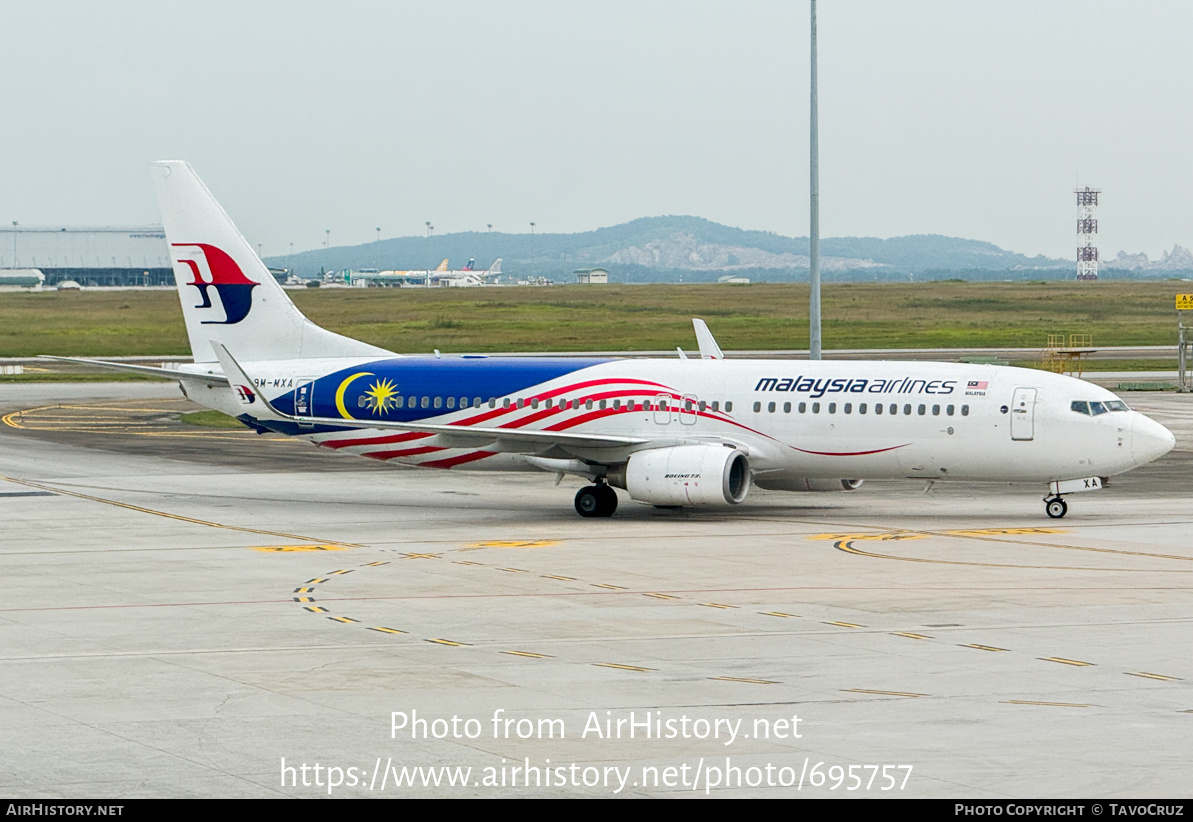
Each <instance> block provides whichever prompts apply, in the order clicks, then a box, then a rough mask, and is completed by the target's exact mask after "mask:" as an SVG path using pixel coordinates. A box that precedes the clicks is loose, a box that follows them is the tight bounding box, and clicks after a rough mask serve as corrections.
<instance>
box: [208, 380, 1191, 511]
mask: <svg viewBox="0 0 1193 822" xmlns="http://www.w3.org/2000/svg"><path fill="white" fill-rule="evenodd" d="M572 362H575V363H576V365H575V366H574V367H573V366H571V363H572ZM542 363H549V364H550V366H551V367H554V368H555V369H556V370H563V372H564V373H562V374H556V375H554V376H551V378H549V379H543V380H540V381H531V382H528V380H535V379H536V377H535V374H536V373H537V372H536V371H535V368H537V367H538V365H539V364H542ZM244 366H245V370H246V373H247V374H248V375H249V376H250V377H251V378H252V380H253V382H254V384H255V387H256V389H257V390H259V391H261V392H262V393H264V394H265V395H266V396H267V397H269V398H270V400H271V401H272V402H273V403H274V404H275V405H285V404H286V403H287V402H291V403H296V404H293V405H292V406H291V407H292V408H294V409H295V411H294V413H296V414H297V415H298V416H302V415H303V413H310V414H313V416H317V417H322V418H327V417H338V418H352V419H356V420H366V419H374V418H375V419H378V420H382V419H388V420H402V421H417V422H420V423H426V424H437V425H453V426H459V427H460V428H461V429H467V428H468V427H469V426H471V425H483V426H485V427H500V428H508V429H514V430H526V431H567V432H570V433H580V434H603V435H618V436H624V437H637V438H642V439H645V440H649V441H650V443H651V445H650V446H649V447H659V446H660V445H662V444H667V443H676V444H680V443H716V442H721V443H724V444H732V445H735V446H737V447H741V448H743V449H744V450H745V451H746V453H748V455H749V463H750V468H751V470H752V471H753V472H754V473H755V475H756V476H757V477H758V478H759V479H760V480H762V481H763V483H764V484H765V483H766V482H770V483H771V484H772V485H775V486H776V487H782V484H783V482H784V481H787V480H791V481H794V480H799V479H825V480H832V479H844V478H848V479H888V478H904V477H908V478H921V479H932V480H970V481H1037V482H1050V481H1054V480H1065V479H1071V478H1078V477H1089V476H1110V475H1113V474H1118V473H1121V472H1123V471H1126V470H1129V469H1131V468H1133V467H1136V466H1138V465H1141V464H1143V463H1146V462H1148V461H1150V460H1152V459H1155V458H1156V457H1158V456H1160V455H1162V454H1163V453H1166V452H1167V451H1168V450H1170V449H1171V447H1172V443H1173V439H1172V435H1171V434H1170V433H1169V432H1168V431H1167V430H1166V429H1165V428H1163V427H1162V426H1160V425H1159V424H1158V423H1155V422H1154V421H1152V420H1150V419H1148V418H1147V417H1145V416H1144V415H1142V414H1139V413H1138V412H1135V411H1130V410H1127V409H1126V407H1125V405H1123V404H1122V403H1121V401H1119V400H1118V399H1117V397H1115V396H1114V395H1113V394H1111V393H1110V392H1109V391H1107V390H1105V389H1103V388H1100V387H1098V386H1095V385H1093V384H1091V383H1088V382H1084V381H1082V380H1078V379H1074V378H1071V377H1066V376H1062V375H1058V374H1053V373H1048V372H1042V371H1035V370H1029V369H1021V368H1008V367H999V366H991V365H965V364H955V363H918V362H847V361H819V362H808V361H800V360H678V359H676V360H659V359H620V360H606V361H597V362H593V361H570V360H568V359H566V358H541V359H531V358H527V359H506V358H499V357H494V358H471V359H460V358H444V359H443V360H438V359H435V360H431V359H428V358H407V357H403V358H391V359H385V360H375V359H360V358H353V359H335V360H317V359H316V360H284V361H271V362H263V363H251V362H250V363H245V364H244ZM415 366H417V368H414V370H411V369H412V368H413V367H415ZM501 369H505V370H506V371H508V372H511V373H510V374H509V375H507V376H508V377H509V379H506V380H505V382H504V383H501V386H502V388H501V389H497V392H496V393H495V390H494V388H493V386H494V385H495V384H498V383H494V382H493V381H492V380H487V379H486V377H487V373H486V372H491V371H494V370H501ZM511 380H512V382H511ZM384 381H388V382H389V384H390V385H391V386H392V389H391V393H390V394H389V395H388V396H389V400H388V403H389V404H386V403H384V402H383V403H382V407H381V408H380V409H378V408H377V407H376V402H375V401H374V400H371V399H368V397H370V396H373V395H375V394H376V393H377V392H376V391H375V390H373V391H372V394H370V393H369V392H370V390H371V388H372V387H375V386H376V385H378V384H380V383H382V382H384ZM303 386H307V388H303ZM299 392H302V393H303V394H304V396H303V397H299V398H297V399H295V398H296V395H297V394H298V393H299ZM192 395H193V396H195V398H196V399H198V400H200V401H202V402H204V403H205V404H207V405H210V406H211V407H215V408H218V409H220V410H223V411H225V412H227V413H232V414H234V415H235V414H239V413H240V411H239V409H238V407H237V406H236V404H235V401H234V398H233V397H232V396H231V393H230V392H229V391H228V390H227V389H222V388H218V387H215V388H208V389H207V390H205V391H195V392H192ZM382 395H383V396H385V392H384V391H383V392H382ZM204 397H206V399H204ZM362 397H364V398H365V399H363V400H362V399H361V398H362ZM398 397H400V398H401V400H400V402H401V405H400V407H397V406H396V405H395V404H396V403H397V402H398V400H397V399H396V398H398ZM1074 402H1077V403H1082V402H1084V403H1086V404H1087V405H1086V406H1085V408H1086V410H1085V411H1079V410H1074V405H1073V404H1074ZM303 403H308V404H307V405H304V404H303ZM449 403H450V405H449ZM1089 403H1093V404H1094V409H1095V410H1096V413H1094V412H1091V411H1090V410H1089V408H1090V406H1089V405H1088V404H1089ZM408 404H412V405H413V406H414V408H409V407H408ZM304 408H305V409H307V410H306V411H305V412H304ZM1112 408H1113V409H1114V410H1112ZM277 430H281V429H277ZM285 433H290V434H294V435H298V436H302V437H305V438H307V439H310V440H312V441H314V442H316V443H318V444H320V445H323V446H327V447H331V448H336V449H338V450H339V449H342V450H345V451H347V452H349V453H356V454H360V455H362V456H368V457H372V458H375V459H381V460H389V461H394V462H397V463H401V464H405V465H423V466H427V467H440V468H453V467H457V468H468V469H479V470H528V469H531V470H533V467H532V466H531V465H530V464H528V462H527V461H526V460H525V459H524V458H523V457H524V456H525V455H526V454H527V453H534V451H533V449H527V448H519V449H503V448H501V447H500V446H499V445H498V446H497V447H477V446H476V445H474V444H460V443H456V442H453V441H452V439H451V437H450V436H444V435H435V434H427V433H411V434H394V433H393V432H392V431H382V430H370V429H359V428H354V429H344V430H334V429H333V428H331V427H329V426H319V427H317V428H315V427H313V428H311V429H310V430H303V429H302V428H301V427H299V428H292V429H289V430H286V431H285ZM632 450H634V449H633V448H628V449H612V450H611V449H608V448H597V449H594V448H584V447H582V446H569V447H566V448H560V447H558V446H555V447H551V448H544V449H539V451H540V452H545V451H550V452H551V453H550V456H556V457H567V458H577V459H581V460H585V461H588V462H595V463H605V464H611V463H614V462H617V461H620V460H624V459H625V454H626V453H629V452H630V451H632ZM623 451H624V452H625V453H622V452H623Z"/></svg>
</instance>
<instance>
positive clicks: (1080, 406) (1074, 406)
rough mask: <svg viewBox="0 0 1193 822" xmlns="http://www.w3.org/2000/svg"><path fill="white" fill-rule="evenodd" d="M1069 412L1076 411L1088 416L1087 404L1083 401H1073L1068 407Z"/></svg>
mask: <svg viewBox="0 0 1193 822" xmlns="http://www.w3.org/2000/svg"><path fill="white" fill-rule="evenodd" d="M1069 410H1070V411H1076V412H1077V413H1078V414H1085V415H1086V416H1088V415H1089V403H1088V402H1086V401H1085V400H1073V402H1072V403H1070V405H1069Z"/></svg>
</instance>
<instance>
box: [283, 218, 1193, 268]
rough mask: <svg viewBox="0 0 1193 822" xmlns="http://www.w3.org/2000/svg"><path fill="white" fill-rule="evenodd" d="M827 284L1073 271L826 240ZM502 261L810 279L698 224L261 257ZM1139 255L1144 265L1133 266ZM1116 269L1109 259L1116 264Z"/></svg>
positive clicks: (785, 254)
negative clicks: (500, 259)
mask: <svg viewBox="0 0 1193 822" xmlns="http://www.w3.org/2000/svg"><path fill="white" fill-rule="evenodd" d="M820 254H821V270H822V272H823V276H824V278H825V279H826V280H829V281H833V280H837V281H869V282H876V281H889V280H908V279H913V280H914V279H917V278H919V279H923V278H928V279H947V278H952V277H957V278H962V279H976V280H982V279H994V280H1005V279H1016V280H1030V279H1068V278H1071V277H1072V276H1073V269H1074V267H1075V264H1074V263H1073V262H1072V261H1071V260H1061V259H1055V258H1049V257H1044V256H1042V255H1038V256H1035V257H1028V256H1026V255H1023V254H1017V253H1015V252H1011V251H1006V250H1005V249H1002V248H999V247H998V246H996V245H994V244H993V243H986V242H981V241H978V240H966V239H960V238H956V237H944V236H941V235H937V234H921V235H914V236H908V237H893V238H890V239H886V240H883V239H878V238H876V237H829V238H825V239H822V240H821V242H820ZM498 257H501V258H502V260H503V265H502V271H503V274H504V275H505V277H504V279H505V280H506V281H512V280H519V279H528V278H531V277H547V278H549V279H551V280H553V281H555V282H557V283H565V282H572V281H573V279H574V278H573V275H572V272H573V271H574V270H575V269H577V268H590V267H596V266H599V267H602V268H606V269H608V270H609V273H610V278H611V279H612V280H613V281H615V282H626V283H649V282H715V281H716V280H717V279H718V278H719V277H722V276H725V275H727V274H728V275H734V276H741V277H747V278H749V279H750V280H752V281H755V282H795V281H800V280H805V281H806V280H807V277H808V238H807V237H783V236H780V235H778V234H773V233H770V232H765V231H748V230H745V229H740V228H733V227H731V226H726V225H721V224H719V223H714V222H711V221H710V220H705V219H701V218H699V217H643V218H641V219H637V220H633V221H631V222H628V223H623V224H621V225H616V226H611V227H609V228H600V229H597V230H595V231H586V232H581V233H577V234H534V235H530V234H506V233H502V232H461V233H457V234H444V235H439V236H431V237H395V238H393V239H388V240H381V241H378V242H373V243H366V244H364V245H357V246H342V247H335V248H329V249H317V250H314V251H305V252H301V253H298V254H294V255H293V256H279V257H270V258H267V260H266V262H267V263H268V264H269V265H270V266H274V267H278V268H291V269H293V270H294V271H295V272H296V273H297V274H298V275H299V276H302V277H314V276H317V275H318V274H319V273H320V272H321V271H325V270H326V271H335V270H342V269H346V268H351V269H357V270H359V269H363V268H376V269H383V270H384V269H398V270H424V269H433V268H435V267H436V266H437V265H438V264H439V262H440V261H441V260H443V259H444V258H447V259H449V260H451V267H452V268H462V267H463V265H464V264H465V263H466V262H467V261H468V260H469V259H470V258H475V259H476V267H477V268H480V269H484V268H487V267H488V266H489V265H490V264H491V263H492V262H493V260H495V259H497V258H498ZM1140 257H1142V261H1143V262H1142V263H1141V262H1140V260H1139V259H1138V258H1140ZM1186 259H1187V260H1188V267H1189V268H1191V269H1193V256H1191V255H1189V253H1188V252H1186V251H1184V249H1181V248H1180V247H1179V246H1177V247H1176V248H1174V250H1173V252H1172V254H1171V255H1169V254H1166V255H1165V262H1166V265H1164V266H1162V267H1156V266H1154V265H1151V264H1149V263H1148V262H1147V257H1146V256H1145V255H1127V254H1123V253H1120V254H1119V258H1118V260H1121V261H1122V263H1124V264H1123V265H1121V266H1119V267H1118V268H1117V269H1113V270H1107V271H1106V276H1107V278H1110V279H1118V278H1124V277H1126V278H1135V277H1150V278H1154V277H1156V276H1161V275H1163V276H1173V274H1174V273H1175V272H1178V271H1180V270H1182V269H1178V268H1176V267H1175V265H1174V264H1176V263H1178V262H1185V261H1186ZM1116 262H1117V261H1116Z"/></svg>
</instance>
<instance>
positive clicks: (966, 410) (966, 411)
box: [961, 405, 969, 417]
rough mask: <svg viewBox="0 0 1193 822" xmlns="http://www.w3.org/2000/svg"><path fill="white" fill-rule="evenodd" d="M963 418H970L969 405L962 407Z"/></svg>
mask: <svg viewBox="0 0 1193 822" xmlns="http://www.w3.org/2000/svg"><path fill="white" fill-rule="evenodd" d="M961 416H963V417H968V416H969V406H968V405H963V406H961Z"/></svg>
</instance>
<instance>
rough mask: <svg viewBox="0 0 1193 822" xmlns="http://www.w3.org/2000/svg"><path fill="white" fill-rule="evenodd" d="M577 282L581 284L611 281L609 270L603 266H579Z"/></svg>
mask: <svg viewBox="0 0 1193 822" xmlns="http://www.w3.org/2000/svg"><path fill="white" fill-rule="evenodd" d="M575 274H576V282H577V283H579V284H580V285H605V284H607V283H608V282H609V272H608V271H606V270H605V269H603V268H577V269H576V271H575Z"/></svg>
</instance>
